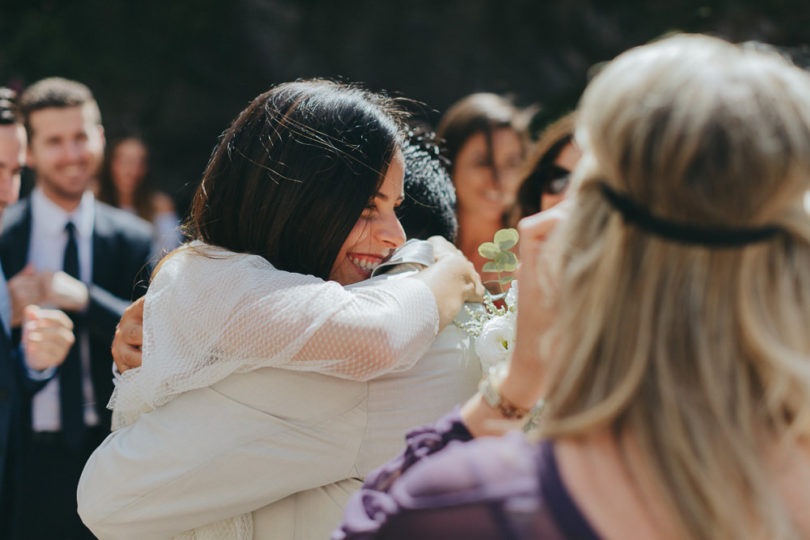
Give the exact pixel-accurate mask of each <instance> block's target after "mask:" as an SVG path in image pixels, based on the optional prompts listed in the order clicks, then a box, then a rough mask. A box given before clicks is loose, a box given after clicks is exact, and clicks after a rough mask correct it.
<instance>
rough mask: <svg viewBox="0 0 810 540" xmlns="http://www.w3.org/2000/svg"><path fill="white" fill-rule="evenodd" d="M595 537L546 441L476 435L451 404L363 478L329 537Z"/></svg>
mask: <svg viewBox="0 0 810 540" xmlns="http://www.w3.org/2000/svg"><path fill="white" fill-rule="evenodd" d="M371 538H374V539H386V540H394V539H406V538H409V539H410V538H419V539H420V540H423V539H431V538H435V539H443V540H452V539H458V540H462V539H463V540H475V539H484V538H487V539H496V538H497V539H500V538H504V539H509V540H513V539H514V540H518V539H520V540H528V539H532V540H599V536H597V534H596V533H595V532H594V530H593V529H592V528H591V526H590V525H589V524H588V522H587V521H586V520H585V517H584V516H583V515H582V513H581V512H580V510H579V508H577V506H576V503H575V502H574V501H573V500H572V499H571V496H570V495H569V494H568V491H567V490H566V488H565V485H564V484H563V482H562V478H561V477H560V473H559V469H558V468H557V461H556V459H555V457H554V445H553V444H552V443H551V442H543V443H539V444H536V443H532V442H530V441H527V440H526V438H525V437H523V436H522V434H519V433H513V434H509V435H507V436H504V437H498V438H494V437H485V438H479V439H474V440H473V438H472V436H471V435H470V432H469V431H467V428H466V427H465V426H464V423H463V422H462V421H461V415H460V413H459V411H458V409H456V410H455V411H453V412H451V413H449V414H448V415H446V416H444V417H443V418H441V419H440V420H439V421H438V422H436V423H435V424H434V425H431V426H425V427H421V428H418V429H415V430H414V431H412V432H410V433H409V434H408V436H407V447H406V449H405V452H404V453H403V454H401V455H400V456H399V457H397V458H396V459H394V460H393V461H391V462H389V463H387V464H385V465H383V466H382V467H380V468H379V469H377V470H376V471H374V472H373V473H372V474H371V475H369V476H368V478H366V481H365V483H364V485H363V489H361V490H360V491H358V492H357V493H355V494H354V495H353V496H352V498H351V500H350V501H349V503H348V505H347V506H346V511H345V514H344V519H343V523H342V524H341V526H340V528H339V529H338V530H337V531H335V532H334V533H333V534H332V540H344V539H346V540H347V539H353V540H360V539H363V540H365V539H371Z"/></svg>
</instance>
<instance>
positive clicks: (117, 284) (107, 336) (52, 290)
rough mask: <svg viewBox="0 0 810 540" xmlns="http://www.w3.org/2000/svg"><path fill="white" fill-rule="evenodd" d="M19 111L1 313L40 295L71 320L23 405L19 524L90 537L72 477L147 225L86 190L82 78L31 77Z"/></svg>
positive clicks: (132, 291) (138, 284)
mask: <svg viewBox="0 0 810 540" xmlns="http://www.w3.org/2000/svg"><path fill="white" fill-rule="evenodd" d="M20 111H21V113H22V117H23V123H24V125H25V129H26V131H27V134H28V141H29V145H28V151H27V160H28V165H29V166H30V167H31V168H32V169H33V170H34V172H35V174H36V186H35V188H34V190H33V192H32V193H31V195H30V196H29V197H28V198H26V199H24V200H22V201H20V202H19V203H18V204H16V205H14V206H12V207H10V208H9V209H8V210H7V211H6V213H5V215H4V219H3V232H2V236H1V237H0V260H2V261H3V265H4V267H5V270H6V273H7V275H12V276H14V277H13V278H11V279H10V280H9V291H10V293H11V304H12V325H13V326H15V327H16V326H17V325H19V324H20V322H21V321H22V309H23V306H26V305H28V304H42V303H46V304H50V305H53V306H55V307H58V308H60V309H63V310H65V311H67V312H68V313H69V314H70V316H71V318H72V319H73V322H74V324H75V328H76V343H75V345H74V346H73V347H72V348H71V350H70V353H69V354H68V357H67V359H66V360H65V363H64V365H63V366H62V368H61V369H60V370H59V376H58V377H55V378H54V379H53V380H52V381H50V382H49V383H48V384H47V385H46V386H45V387H44V388H43V389H42V390H40V391H39V392H38V393H37V394H36V395H34V397H33V399H32V400H31V401H30V407H25V408H24V411H23V412H24V414H25V416H26V417H27V418H30V426H31V433H30V441H28V443H27V445H26V451H25V458H26V459H25V460H24V461H23V463H22V466H21V470H22V473H21V474H22V477H23V479H22V481H21V486H22V489H21V492H20V495H19V505H18V509H19V512H18V518H19V523H20V524H21V529H20V533H21V537H22V538H26V539H34V538H85V537H86V538H92V536H91V535H90V533H89V531H87V530H86V529H84V527H83V526H82V525H81V522H80V521H79V518H78V515H77V514H76V501H75V489H76V485H77V482H78V478H79V475H80V473H81V469H82V467H83V465H84V462H85V461H86V459H87V457H88V456H89V455H90V453H91V452H92V450H93V449H94V448H95V447H96V446H97V445H98V443H99V442H100V441H101V440H103V438H104V436H105V435H106V434H107V432H108V431H109V425H110V413H109V411H108V410H107V408H106V405H107V402H108V400H109V398H110V395H111V393H112V389H113V384H112V373H111V368H112V359H111V356H110V350H109V344H110V340H111V339H112V336H113V334H114V331H115V325H116V323H117V322H118V319H119V318H120V316H121V314H122V313H123V310H124V308H125V307H126V306H127V305H128V304H129V301H130V300H131V299H132V298H134V297H137V296H140V295H141V294H142V292H143V289H144V287H145V283H146V277H147V276H148V273H147V272H148V269H147V266H148V259H149V252H150V242H151V229H150V226H149V224H148V223H146V222H144V221H142V220H140V219H139V218H136V217H134V216H131V215H129V214H127V213H125V212H123V211H120V210H117V209H114V208H112V207H109V206H107V205H104V204H102V203H99V202H96V201H95V199H94V197H93V194H92V192H90V191H89V189H88V188H89V186H90V182H91V180H92V179H93V177H94V175H95V174H96V172H97V170H98V168H99V165H100V163H101V160H102V156H103V153H104V129H103V127H102V126H101V115H100V113H99V109H98V105H97V104H96V102H95V100H94V98H93V96H92V94H91V92H90V90H89V89H88V88H87V87H86V86H85V85H83V84H81V83H78V82H75V81H69V80H66V79H60V78H49V79H44V80H42V81H39V82H38V83H36V84H34V85H32V86H31V87H30V88H28V89H27V90H26V91H25V92H24V93H23V95H22V97H21V99H20ZM43 509H47V519H43V517H42V511H43Z"/></svg>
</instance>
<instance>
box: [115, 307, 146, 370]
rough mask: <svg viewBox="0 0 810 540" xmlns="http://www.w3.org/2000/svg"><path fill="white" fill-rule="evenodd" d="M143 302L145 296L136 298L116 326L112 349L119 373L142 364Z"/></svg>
mask: <svg viewBox="0 0 810 540" xmlns="http://www.w3.org/2000/svg"><path fill="white" fill-rule="evenodd" d="M143 303H144V297H141V298H139V299H138V300H135V302H133V303H132V304H131V305H130V306H129V307H128V308H127V309H125V310H124V315H123V316H122V317H121V321H120V322H119V323H118V325H117V326H116V327H115V338H113V342H112V346H111V347H110V351H111V352H112V356H113V362H115V367H117V368H118V372H119V373H124V372H125V371H127V370H130V369H132V368H136V367H140V366H141V359H142V355H143V353H142V352H141V346H142V345H143Z"/></svg>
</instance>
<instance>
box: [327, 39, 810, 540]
mask: <svg viewBox="0 0 810 540" xmlns="http://www.w3.org/2000/svg"><path fill="white" fill-rule="evenodd" d="M580 115H581V116H580V122H579V128H578V132H577V137H578V142H579V143H580V145H581V148H582V149H583V152H584V156H583V158H582V161H581V162H580V164H579V166H578V167H577V170H576V173H575V185H576V186H577V191H576V193H575V194H574V197H573V200H572V201H571V203H570V208H569V213H568V215H567V217H566V218H565V219H564V220H563V221H562V223H561V225H560V226H559V227H557V229H556V230H555V231H554V233H553V235H552V236H551V238H550V239H549V242H550V243H551V244H550V245H549V246H547V247H548V248H556V251H555V250H550V249H544V250H543V253H544V254H548V253H550V252H552V253H553V252H556V253H557V258H556V259H555V260H554V261H553V264H550V265H543V268H544V270H546V271H545V272H543V274H542V275H543V279H542V280H539V281H540V283H538V280H537V279H530V277H532V278H536V276H537V270H538V268H537V267H536V264H535V262H536V254H537V253H538V252H539V249H538V246H539V244H540V243H541V241H542V239H543V238H544V235H545V233H546V231H547V230H548V228H549V227H550V226H551V225H552V224H553V223H554V221H555V219H556V218H555V214H560V213H562V212H564V210H561V209H560V207H559V206H558V207H555V208H554V209H552V210H550V211H549V212H548V213H546V212H544V213H542V214H539V215H537V216H532V217H530V218H527V219H525V220H524V221H523V222H522V225H521V229H522V231H523V233H522V239H521V241H522V242H523V243H524V248H526V247H527V248H528V252H524V253H522V256H523V260H524V263H525V264H526V266H524V268H523V273H522V275H521V276H520V283H521V288H520V302H519V303H520V306H521V310H520V315H519V317H520V320H519V321H518V348H517V350H516V351H515V357H514V358H513V361H512V364H511V366H510V368H509V370H508V371H507V373H506V374H505V377H504V378H503V379H501V380H490V381H489V383H487V384H485V385H483V386H482V389H483V392H482V394H483V395H486V396H487V397H486V398H485V397H482V395H479V396H476V397H475V398H473V399H472V400H471V401H470V402H468V403H467V405H466V406H465V407H464V408H463V409H462V410H461V412H460V413H459V412H456V413H451V414H450V415H448V416H447V417H445V418H444V419H443V420H441V421H440V422H439V423H437V424H436V425H434V426H432V427H429V428H423V429H421V430H419V431H418V432H414V433H413V434H411V435H410V437H409V440H408V445H409V448H408V450H407V451H406V452H405V453H404V454H403V455H402V456H401V457H400V458H398V460H396V461H394V462H392V463H389V464H388V465H387V466H385V467H383V468H382V469H380V470H378V471H377V472H376V473H375V474H374V475H372V476H369V477H368V478H367V480H366V487H365V488H364V490H363V491H362V492H360V493H359V494H356V495H355V497H354V498H353V499H352V501H351V502H350V504H349V507H348V509H347V512H346V515H345V521H344V524H343V525H342V527H341V529H340V530H339V531H337V532H335V534H334V535H333V538H335V539H337V538H340V539H343V538H386V539H390V538H443V539H453V538H523V539H526V538H532V539H540V538H542V539H577V540H583V539H596V538H602V539H610V540H612V539H628V538H630V539H635V538H643V539H648V540H669V539H683V538H695V539H732V538H733V539H737V540H753V539H757V540H764V539H779V540H782V539H784V540H787V539H791V540H798V539H800V538H808V537H810V517H809V516H808V513H807V508H810V332H808V331H807V329H808V328H810V272H808V268H810V216H808V214H807V213H805V212H804V211H803V209H802V194H803V193H804V192H805V191H806V190H807V188H808V185H810V76H808V74H806V73H804V72H802V71H800V70H799V69H797V68H794V67H792V66H790V65H788V64H787V63H786V62H785V61H783V60H782V59H781V58H779V57H775V56H770V55H768V54H765V53H762V52H756V51H753V50H746V49H742V48H739V47H736V46H734V45H731V44H728V43H726V42H723V41H721V40H718V39H713V38H709V37H703V36H676V37H672V38H669V39H666V40H663V41H660V42H658V43H655V44H652V45H648V46H645V47H640V48H637V49H633V50H631V51H629V52H627V53H625V54H623V55H621V56H619V57H618V58H617V59H616V60H614V61H613V62H612V63H611V64H610V65H609V66H608V67H607V68H606V69H605V70H604V71H603V72H602V73H601V74H600V75H598V76H597V77H596V79H595V80H594V81H593V82H592V83H591V85H590V86H589V88H588V89H587V90H586V92H585V95H584V97H583V101H582V104H581V107H580ZM549 214H551V215H549ZM546 278H550V279H551V281H548V280H547V279H546ZM541 283H549V284H551V286H542V287H541ZM544 291H545V292H546V293H548V295H549V296H550V298H549V296H547V297H546V299H547V301H544V299H543V298H540V297H539V296H540V295H541V294H542V293H543V292H544ZM548 321H553V322H550V323H549V322H548ZM546 330H548V332H546ZM541 332H543V333H544V334H545V336H546V337H544V338H543V340H542V341H541V340H538V339H537V336H538V334H539V333H541ZM546 339H547V340H548V341H545V340H546ZM538 357H539V359H538ZM541 395H542V396H545V398H546V407H545V412H544V413H543V414H544V420H543V422H542V425H541V427H540V432H541V439H540V440H538V441H527V440H526V439H525V438H523V437H522V436H520V435H517V434H510V435H508V436H505V437H501V438H482V439H480V440H471V439H473V438H474V437H476V436H480V435H487V434H497V433H498V432H499V431H503V430H504V427H503V424H504V416H507V417H517V416H521V415H522V414H524V413H526V411H527V410H528V408H529V407H531V405H532V404H533V403H534V402H535V400H537V399H538V398H539V397H540V396H541ZM498 420H500V422H498ZM453 441H463V442H465V443H464V444H458V443H456V444H451V443H452V442H453ZM467 441H468V442H467ZM430 454H432V455H430ZM427 455H430V456H429V457H425V456H427Z"/></svg>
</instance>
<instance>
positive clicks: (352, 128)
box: [187, 80, 403, 279]
mask: <svg viewBox="0 0 810 540" xmlns="http://www.w3.org/2000/svg"><path fill="white" fill-rule="evenodd" d="M402 116H403V113H401V112H400V111H399V109H398V108H397V107H396V106H395V104H394V102H393V101H392V100H391V99H389V98H386V97H384V96H381V95H378V94H374V93H371V92H368V91H366V90H363V89H360V88H358V87H356V86H349V85H345V84H341V83H336V82H332V81H325V80H308V81H297V82H292V83H285V84H281V85H279V86H276V87H274V88H272V89H270V90H268V91H267V92H265V93H263V94H261V95H260V96H258V97H257V98H256V99H254V100H253V101H252V102H251V103H250V105H248V107H247V108H246V109H245V110H244V111H242V113H240V114H239V116H238V117H237V118H236V120H234V122H233V124H232V125H231V126H230V127H229V128H228V129H227V130H226V131H225V133H224V134H223V135H222V138H221V141H220V142H219V144H218V145H217V147H216V148H215V149H214V152H213V154H212V156H211V159H210V160H209V162H208V166H207V167H206V170H205V174H204V175H203V179H202V183H201V184H200V186H199V188H198V189H197V192H196V194H195V196H194V200H193V202H192V205H191V212H190V217H189V221H188V225H187V228H188V231H189V234H190V236H191V237H192V238H195V239H199V240H202V241H204V242H206V243H208V244H212V245H217V246H220V247H223V248H225V249H228V250H231V251H235V252H239V253H252V254H255V255H260V256H262V257H264V258H265V259H267V260H268V261H270V263H272V264H273V265H274V266H275V267H276V268H279V269H281V270H286V271H289V272H298V273H303V274H311V275H314V276H318V277H320V278H323V279H328V277H329V273H330V271H331V269H332V265H333V263H334V261H335V258H336V257H337V254H338V252H339V251H340V247H341V245H342V244H343V242H344V240H345V239H346V237H347V236H348V234H349V232H350V231H351V229H352V227H353V226H354V224H355V223H356V222H357V220H358V219H359V217H360V214H361V213H362V211H363V209H364V208H365V207H366V205H367V204H368V201H369V200H370V199H371V198H372V197H373V196H374V194H375V193H376V192H377V190H378V189H379V187H380V184H381V183H382V180H383V177H384V176H385V173H386V171H387V169H388V165H389V163H390V161H391V158H392V157H393V155H394V153H395V152H396V150H397V149H398V148H399V145H400V143H401V137H402V125H401V118H402Z"/></svg>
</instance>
